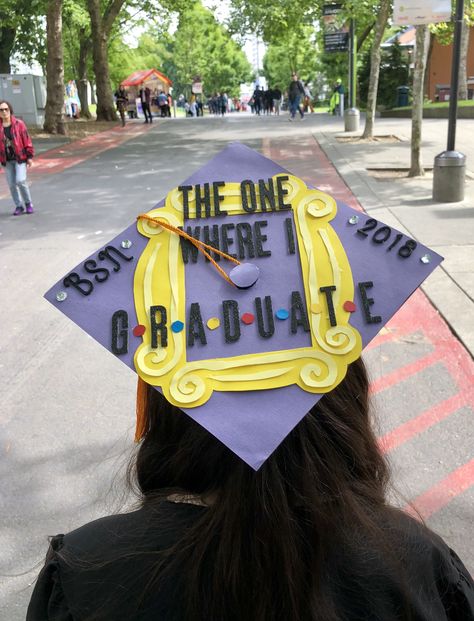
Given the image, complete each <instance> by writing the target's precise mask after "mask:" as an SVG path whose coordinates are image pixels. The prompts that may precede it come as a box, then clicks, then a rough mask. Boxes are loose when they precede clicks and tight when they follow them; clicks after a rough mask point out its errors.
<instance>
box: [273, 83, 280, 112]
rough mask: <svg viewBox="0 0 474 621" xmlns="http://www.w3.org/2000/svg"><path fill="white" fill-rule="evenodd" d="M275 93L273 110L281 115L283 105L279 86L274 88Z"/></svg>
mask: <svg viewBox="0 0 474 621" xmlns="http://www.w3.org/2000/svg"><path fill="white" fill-rule="evenodd" d="M272 93H273V110H274V112H275V114H276V115H278V116H279V115H280V107H281V90H280V89H279V88H274V89H273V90H272Z"/></svg>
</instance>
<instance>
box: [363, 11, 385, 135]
mask: <svg viewBox="0 0 474 621" xmlns="http://www.w3.org/2000/svg"><path fill="white" fill-rule="evenodd" d="M390 8H391V1H390V0H380V5H379V8H378V14H377V21H376V23H375V35H374V42H373V44H372V51H371V53H370V77H369V92H368V94H367V112H366V118H365V127H364V133H363V134H362V138H373V136H374V122H375V107H376V105H377V91H378V88H379V72H380V58H381V47H380V45H381V43H382V39H383V34H384V32H385V28H386V26H387V21H388V16H389V15H390Z"/></svg>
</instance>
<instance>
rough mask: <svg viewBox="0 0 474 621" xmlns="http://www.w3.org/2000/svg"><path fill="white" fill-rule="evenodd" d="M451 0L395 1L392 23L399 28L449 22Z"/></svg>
mask: <svg viewBox="0 0 474 621" xmlns="http://www.w3.org/2000/svg"><path fill="white" fill-rule="evenodd" d="M450 19H451V0H395V2H394V5H393V23H394V24H397V25H399V26H417V25H419V24H436V23H437V22H449V20H450Z"/></svg>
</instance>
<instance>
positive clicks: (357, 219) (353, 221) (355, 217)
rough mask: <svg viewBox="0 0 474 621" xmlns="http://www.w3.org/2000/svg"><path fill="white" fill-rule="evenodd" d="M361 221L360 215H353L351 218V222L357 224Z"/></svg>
mask: <svg viewBox="0 0 474 621" xmlns="http://www.w3.org/2000/svg"><path fill="white" fill-rule="evenodd" d="M358 222H359V216H351V217H350V218H349V224H357V223H358Z"/></svg>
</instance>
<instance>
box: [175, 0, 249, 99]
mask: <svg viewBox="0 0 474 621" xmlns="http://www.w3.org/2000/svg"><path fill="white" fill-rule="evenodd" d="M168 49H169V52H170V57H169V58H167V59H166V60H165V61H164V63H163V68H164V70H165V71H164V72H165V73H166V74H167V75H168V76H169V77H170V78H171V79H172V80H173V83H174V89H175V90H174V92H175V94H180V93H185V94H187V95H188V96H189V95H190V89H191V83H192V80H193V78H194V77H195V76H199V77H200V78H201V80H202V82H203V84H204V90H205V93H206V94H208V95H209V94H212V93H214V92H225V93H227V94H228V95H231V96H235V95H238V94H239V89H240V84H241V83H242V82H248V81H250V80H251V79H252V71H251V67H250V64H249V62H248V60H247V58H246V56H245V54H244V53H243V51H242V50H241V49H240V48H239V46H238V45H237V43H236V42H235V41H234V40H233V39H231V37H230V34H229V32H228V31H227V30H226V29H225V28H224V27H223V26H221V25H220V24H218V23H217V22H216V20H215V19H214V16H213V14H212V13H211V12H210V11H208V10H207V9H205V8H204V7H203V6H202V5H201V3H200V2H194V3H192V4H191V5H190V6H189V7H188V9H187V10H186V11H184V12H183V13H182V14H181V15H180V19H179V23H178V28H177V30H176V32H175V34H174V37H173V40H172V42H171V44H170V45H169V48H168Z"/></svg>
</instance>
